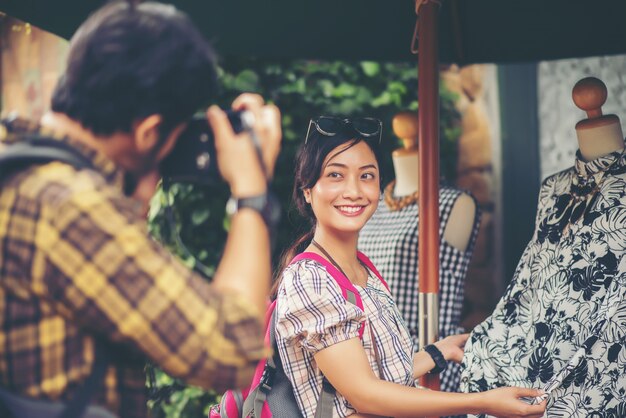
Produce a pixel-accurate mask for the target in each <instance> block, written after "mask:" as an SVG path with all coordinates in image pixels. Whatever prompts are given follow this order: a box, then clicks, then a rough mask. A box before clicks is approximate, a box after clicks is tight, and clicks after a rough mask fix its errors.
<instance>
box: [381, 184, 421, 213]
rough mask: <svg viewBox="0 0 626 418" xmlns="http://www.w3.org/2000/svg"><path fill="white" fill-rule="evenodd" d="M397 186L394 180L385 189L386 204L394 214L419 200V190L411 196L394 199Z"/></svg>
mask: <svg viewBox="0 0 626 418" xmlns="http://www.w3.org/2000/svg"><path fill="white" fill-rule="evenodd" d="M395 185H396V181H395V180H392V181H391V183H389V184H388V185H387V186H386V187H385V203H386V204H387V206H388V207H389V209H390V210H391V211H393V212H395V211H398V210H400V209H403V208H405V207H407V206H409V205H412V204H413V203H417V199H418V198H419V190H416V191H415V192H413V193H411V194H410V195H406V196H402V197H393V188H394V187H395Z"/></svg>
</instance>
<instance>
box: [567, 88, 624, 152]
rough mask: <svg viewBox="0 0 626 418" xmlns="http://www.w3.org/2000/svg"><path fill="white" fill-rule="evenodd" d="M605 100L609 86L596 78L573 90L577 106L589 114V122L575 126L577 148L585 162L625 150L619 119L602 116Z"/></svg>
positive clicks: (585, 121)
mask: <svg viewBox="0 0 626 418" xmlns="http://www.w3.org/2000/svg"><path fill="white" fill-rule="evenodd" d="M606 98H607V90H606V86H605V85H604V83H603V82H602V81H600V80H599V79H597V78H595V77H587V78H583V79H582V80H580V81H579V82H578V83H576V85H575V86H574V89H573V90H572V99H573V100H574V103H576V106H578V107H579V108H581V109H582V110H584V111H585V112H587V119H583V120H581V121H579V122H578V123H577V124H576V136H577V137H578V146H579V149H580V154H581V155H582V157H583V159H584V160H585V161H592V160H595V159H596V158H598V157H601V156H603V155H607V154H610V153H611V152H613V151H617V150H621V149H622V148H623V147H624V134H623V133H622V125H621V123H620V120H619V118H618V117H617V116H616V115H602V108H601V106H602V105H603V104H604V103H605V102H606Z"/></svg>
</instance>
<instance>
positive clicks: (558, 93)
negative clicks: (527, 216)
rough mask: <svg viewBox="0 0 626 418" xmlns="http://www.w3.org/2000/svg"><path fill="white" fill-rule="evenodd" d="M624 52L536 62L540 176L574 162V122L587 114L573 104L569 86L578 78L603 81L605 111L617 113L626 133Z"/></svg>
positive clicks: (547, 174) (549, 173) (625, 58)
mask: <svg viewBox="0 0 626 418" xmlns="http://www.w3.org/2000/svg"><path fill="white" fill-rule="evenodd" d="M625 70H626V55H616V56H610V57H594V58H576V59H567V60H558V61H545V62H541V63H540V64H539V69H538V84H539V86H538V90H539V94H538V96H539V148H540V151H541V178H542V179H543V178H545V177H547V176H549V175H551V174H554V173H556V172H559V171H561V170H563V169H565V168H568V167H571V166H572V165H573V164H574V153H575V152H576V150H577V149H578V141H577V139H576V131H575V130H574V126H575V125H576V122H578V121H579V120H581V119H584V118H585V117H586V115H585V113H584V112H583V111H582V110H580V109H579V108H577V107H576V105H574V102H573V101H572V88H573V87H574V85H575V84H576V82H577V81H578V80H580V79H581V78H585V77H589V76H593V77H597V78H599V79H600V80H602V81H603V82H604V84H606V87H607V90H608V97H607V100H606V104H605V105H604V106H603V107H602V110H603V113H604V114H616V115H617V116H618V117H619V118H620V119H621V121H622V129H623V131H624V132H626V75H625V74H624V72H625Z"/></svg>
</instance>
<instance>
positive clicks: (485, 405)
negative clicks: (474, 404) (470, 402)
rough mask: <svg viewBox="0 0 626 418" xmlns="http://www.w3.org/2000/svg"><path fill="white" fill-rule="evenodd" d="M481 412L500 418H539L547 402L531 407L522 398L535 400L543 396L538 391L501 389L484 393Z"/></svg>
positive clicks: (512, 388) (513, 388)
mask: <svg viewBox="0 0 626 418" xmlns="http://www.w3.org/2000/svg"><path fill="white" fill-rule="evenodd" d="M481 395H482V396H483V398H482V402H481V405H482V408H481V411H483V412H485V413H487V414H489V415H493V416H496V417H500V418H522V417H524V418H526V417H531V418H539V417H541V416H543V414H544V412H545V410H546V401H545V400H544V401H543V402H541V403H540V404H538V405H530V404H529V403H528V402H526V401H524V400H522V399H520V398H535V397H538V396H541V395H543V392H542V391H540V390H537V389H527V388H516V387H509V388H499V389H493V390H489V391H487V392H482V393H481Z"/></svg>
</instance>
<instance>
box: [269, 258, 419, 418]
mask: <svg viewBox="0 0 626 418" xmlns="http://www.w3.org/2000/svg"><path fill="white" fill-rule="evenodd" d="M355 288H356V289H357V291H358V292H359V295H360V296H361V299H362V301H363V308H364V311H365V312H364V311H362V310H361V309H360V308H358V307H357V306H356V305H353V304H352V303H350V302H348V301H347V300H346V299H345V298H344V297H343V296H342V294H341V288H340V287H339V285H338V284H337V282H336V281H335V279H333V277H332V276H331V275H330V274H329V273H328V272H327V271H326V268H325V267H324V266H323V265H321V264H319V263H318V262H317V261H314V260H300V261H298V262H296V263H294V264H292V265H290V266H289V267H288V268H287V269H286V270H285V271H284V273H283V276H282V283H281V285H280V288H279V290H278V299H277V300H278V302H277V305H276V313H277V315H276V342H277V344H278V351H279V354H280V358H281V361H282V364H283V367H284V370H285V374H286V375H287V377H288V378H289V380H290V381H291V383H292V385H293V388H294V394H295V396H296V400H297V402H298V406H299V407H300V411H301V412H302V415H303V417H304V418H313V417H314V415H315V409H316V407H317V402H318V399H319V396H320V393H321V389H322V374H321V372H320V370H319V368H318V367H317V364H316V363H315V360H314V355H315V353H317V352H318V351H320V350H322V349H324V348H326V347H329V346H331V345H333V344H337V343H340V342H342V341H346V340H348V339H350V338H358V333H359V327H360V325H361V323H362V322H363V321H366V323H365V331H364V332H363V340H362V342H363V348H364V349H365V352H366V354H367V357H368V359H369V362H370V366H371V367H372V370H373V371H374V373H375V374H376V375H377V376H379V377H381V378H382V379H384V380H386V381H389V382H395V383H399V384H401V385H405V386H410V385H413V350H412V344H411V336H410V335H409V331H408V329H407V328H406V326H405V325H404V321H403V320H402V317H401V315H400V312H399V311H398V308H397V307H396V304H395V302H394V300H393V298H392V297H391V294H390V293H389V291H388V290H387V289H386V288H385V286H384V285H383V284H382V282H381V281H380V280H379V279H378V277H376V276H375V274H374V273H372V272H370V274H369V276H368V281H367V286H366V287H365V288H361V287H359V286H356V285H355ZM368 327H371V330H372V332H371V334H373V335H374V340H375V343H376V347H377V348H378V352H379V355H380V362H381V367H382V371H381V370H380V369H379V367H378V364H377V362H376V356H375V354H374V346H373V344H372V338H371V334H370V330H369V329H368ZM355 412H356V411H355V410H354V408H353V407H352V406H351V405H350V403H349V402H348V401H347V400H346V399H345V398H344V397H343V396H342V395H341V394H340V393H339V392H337V395H336V396H335V401H334V408H333V417H342V418H343V417H346V416H349V415H351V414H354V413H355Z"/></svg>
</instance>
